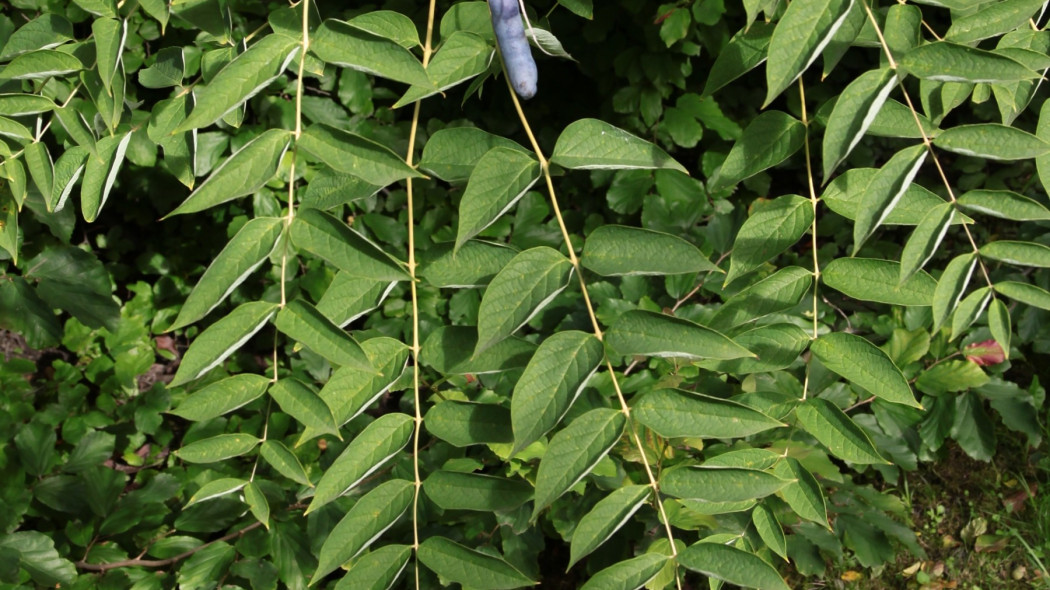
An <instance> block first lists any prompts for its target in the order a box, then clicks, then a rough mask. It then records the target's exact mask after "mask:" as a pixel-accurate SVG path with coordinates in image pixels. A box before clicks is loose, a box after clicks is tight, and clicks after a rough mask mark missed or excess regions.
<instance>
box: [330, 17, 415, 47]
mask: <svg viewBox="0 0 1050 590" xmlns="http://www.w3.org/2000/svg"><path fill="white" fill-rule="evenodd" d="M347 24H348V25H350V26H351V27H354V28H355V29H360V30H362V31H365V32H366V33H372V34H373V35H375V36H377V37H383V38H385V39H390V40H391V41H393V42H395V43H397V44H398V45H400V46H402V47H404V48H405V49H412V48H413V47H419V33H418V32H416V25H415V24H414V23H413V22H412V19H410V18H408V17H407V16H405V15H403V14H401V13H400V12H394V11H393V10H373V11H371V12H366V13H365V14H362V15H360V16H355V17H354V18H352V19H350V20H349V21H348V22H347Z"/></svg>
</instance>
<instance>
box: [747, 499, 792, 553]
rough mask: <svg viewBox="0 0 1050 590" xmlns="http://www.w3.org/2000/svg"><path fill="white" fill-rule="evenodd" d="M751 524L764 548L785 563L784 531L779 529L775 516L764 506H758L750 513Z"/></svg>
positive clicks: (785, 540)
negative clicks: (764, 545) (767, 548)
mask: <svg viewBox="0 0 1050 590" xmlns="http://www.w3.org/2000/svg"><path fill="white" fill-rule="evenodd" d="M751 523H752V524H754V525H755V530H756V531H758V536H759V537H761V538H762V542H763V543H765V544H766V547H769V549H770V550H771V551H773V553H776V554H777V555H779V556H780V557H782V558H783V559H784V561H787V559H788V556H787V538H785V537H784V529H782V528H781V527H780V521H778V520H777V516H776V514H774V513H773V511H772V510H770V509H769V508H768V507H767V506H766V505H765V504H759V505H758V506H755V509H754V510H753V511H752V512H751Z"/></svg>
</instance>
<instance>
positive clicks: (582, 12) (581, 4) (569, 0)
mask: <svg viewBox="0 0 1050 590" xmlns="http://www.w3.org/2000/svg"><path fill="white" fill-rule="evenodd" d="M558 4H560V5H562V6H564V7H565V8H566V9H568V10H569V12H572V13H573V14H575V15H576V16H580V17H583V18H585V19H587V20H591V19H593V18H594V3H593V2H592V0H558Z"/></svg>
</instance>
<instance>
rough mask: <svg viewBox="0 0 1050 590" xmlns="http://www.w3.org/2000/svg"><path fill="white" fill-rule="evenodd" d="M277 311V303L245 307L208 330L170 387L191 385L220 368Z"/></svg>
mask: <svg viewBox="0 0 1050 590" xmlns="http://www.w3.org/2000/svg"><path fill="white" fill-rule="evenodd" d="M276 311H277V305H276V304H274V303H267V302H265V301H256V302H251V303H242V304H241V305H240V306H238V307H237V309H234V310H233V311H231V312H230V313H229V314H228V315H227V316H226V317H224V318H222V319H220V320H218V321H217V322H215V323H214V324H212V325H211V326H208V327H207V328H206V329H205V330H204V331H203V332H201V333H200V334H199V335H198V336H197V338H196V339H194V340H193V343H192V344H190V348H189V350H187V351H186V354H185V355H183V357H182V363H181V364H179V370H178V371H177V372H176V373H175V378H174V379H172V381H171V383H170V384H169V386H170V387H175V386H178V385H182V384H183V383H189V382H190V381H193V380H195V379H197V378H199V377H201V376H202V375H204V374H205V373H207V372H208V371H210V370H212V369H213V368H215V367H217V366H219V364H221V363H222V361H224V360H226V358H227V357H229V356H230V355H231V354H233V353H234V352H236V351H237V349H239V348H240V347H241V346H243V345H244V343H246V342H247V341H248V340H249V339H250V338H251V337H252V336H253V335H254V334H255V333H256V332H258V331H259V330H261V329H262V327H263V326H265V325H266V323H267V322H269V321H270V318H271V317H273V314H274V313H275V312H276Z"/></svg>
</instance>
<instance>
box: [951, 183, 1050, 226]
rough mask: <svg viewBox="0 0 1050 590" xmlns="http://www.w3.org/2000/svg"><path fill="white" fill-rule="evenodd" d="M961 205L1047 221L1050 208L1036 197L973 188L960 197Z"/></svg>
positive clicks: (1015, 218) (1002, 215)
mask: <svg viewBox="0 0 1050 590" xmlns="http://www.w3.org/2000/svg"><path fill="white" fill-rule="evenodd" d="M957 202H958V204H959V206H960V207H963V208H964V209H967V210H969V211H973V212H974V213H983V214H985V215H991V216H992V217H998V218H1000V219H1010V220H1013V221H1047V220H1050V210H1048V209H1047V208H1046V207H1044V206H1043V205H1042V204H1041V203H1040V202H1038V201H1036V200H1035V199H1030V198H1028V197H1026V196H1024V195H1019V194H1017V193H1015V192H1012V191H1006V190H981V189H978V190H972V191H967V192H966V193H963V194H962V195H960V196H959V198H958V201H957Z"/></svg>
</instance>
